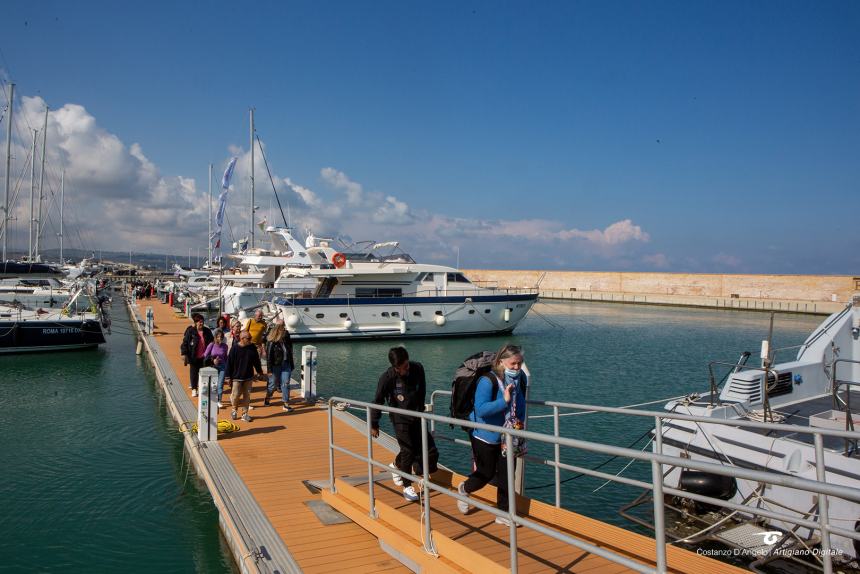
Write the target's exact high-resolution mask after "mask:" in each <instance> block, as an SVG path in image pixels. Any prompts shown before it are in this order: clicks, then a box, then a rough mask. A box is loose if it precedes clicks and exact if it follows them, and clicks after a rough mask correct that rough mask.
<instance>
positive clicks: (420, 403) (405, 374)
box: [370, 347, 439, 501]
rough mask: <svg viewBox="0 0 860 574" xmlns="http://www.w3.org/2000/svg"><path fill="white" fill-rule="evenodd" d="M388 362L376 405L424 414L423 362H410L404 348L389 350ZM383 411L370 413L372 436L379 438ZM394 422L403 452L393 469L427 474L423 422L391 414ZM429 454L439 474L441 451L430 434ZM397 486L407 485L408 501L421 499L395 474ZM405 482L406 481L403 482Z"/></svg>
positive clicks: (376, 397)
mask: <svg viewBox="0 0 860 574" xmlns="http://www.w3.org/2000/svg"><path fill="white" fill-rule="evenodd" d="M388 362H389V363H391V367H389V368H388V369H387V370H386V371H385V372H384V373H382V376H380V377H379V383H378V384H377V386H376V396H375V397H374V399H373V402H374V403H376V404H377V405H384V404H385V403H386V402H387V403H388V405H389V406H392V407H397V408H399V409H404V410H410V411H417V412H424V397H425V395H426V392H427V381H426V380H425V378H424V367H423V366H422V365H421V363H417V362H415V361H410V360H409V353H407V352H406V349H404V348H403V347H394V348H392V349H391V350H390V351H388ZM381 417H382V411H378V410H373V411H371V414H370V427H371V435H372V436H373V437H374V438H376V437H378V436H379V419H380V418H381ZM391 423H392V424H393V425H394V435H395V436H396V437H397V444H398V445H399V446H400V452H399V453H398V454H397V458H396V459H394V463H393V464H392V465H391V466H392V467H396V468H397V469H399V470H402V471H405V472H410V473H412V474H415V475H419V476H420V475H421V474H422V473H423V470H422V466H421V462H422V460H421V419H419V418H418V417H412V416H409V415H401V414H397V413H391ZM427 454H428V462H429V464H430V468H429V472H430V473H431V474H432V473H434V472H436V463H437V462H438V460H439V451H437V450H436V443H435V442H433V437H432V436H431V435H430V433H429V432H428V433H427ZM391 475H392V477H393V478H394V483H395V484H397V485H398V486H400V485H402V486H403V496H404V498H406V500H410V501H415V500H418V494H417V493H416V492H415V489H414V488H413V486H412V481H410V480H409V479H408V478H406V477H405V476H404V477H401V476H400V475H399V474H397V473H391ZM401 481H402V482H401Z"/></svg>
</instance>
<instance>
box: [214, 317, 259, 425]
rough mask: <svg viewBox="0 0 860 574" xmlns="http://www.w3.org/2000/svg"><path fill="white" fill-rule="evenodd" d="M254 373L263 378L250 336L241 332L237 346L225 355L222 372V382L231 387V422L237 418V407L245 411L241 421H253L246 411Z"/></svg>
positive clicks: (249, 402)
mask: <svg viewBox="0 0 860 574" xmlns="http://www.w3.org/2000/svg"><path fill="white" fill-rule="evenodd" d="M255 372H256V373H257V375H258V376H259V377H262V378H265V377H264V376H263V367H262V365H261V364H260V354H259V353H258V352H257V346H256V345H254V344H253V343H251V334H250V333H248V331H241V332H240V333H239V344H238V345H233V347H232V348H231V349H230V352H229V353H228V354H227V366H226V367H225V372H224V382H225V383H226V382H228V381H229V382H230V383H231V384H232V385H233V391H232V392H231V393H230V402H231V403H233V410H232V411H231V412H230V418H232V419H233V420H236V419H237V418H238V411H239V406H242V407H243V408H244V409H245V413H244V414H243V415H242V420H243V421H245V422H248V423H249V422H251V421H252V420H253V419H251V414H250V413H249V412H248V411H249V410H250V409H249V407H250V405H251V385H252V384H253V382H254V373H255Z"/></svg>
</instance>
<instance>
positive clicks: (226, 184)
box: [209, 157, 236, 249]
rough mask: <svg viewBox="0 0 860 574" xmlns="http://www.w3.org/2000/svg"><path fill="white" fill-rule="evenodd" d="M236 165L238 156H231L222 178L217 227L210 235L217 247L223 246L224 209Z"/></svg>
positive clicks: (216, 217) (216, 220)
mask: <svg viewBox="0 0 860 574" xmlns="http://www.w3.org/2000/svg"><path fill="white" fill-rule="evenodd" d="M235 167H236V158H235V157H233V158H230V163H228V164H227V169H225V170H224V177H222V178H221V194H220V195H219V196H218V211H217V212H216V213H215V225H216V229H215V231H213V232H212V235H211V236H210V237H209V240H210V241H213V242H214V245H215V248H216V249H218V248H220V247H221V228H222V227H223V226H224V211H225V210H226V209H227V192H228V191H230V179H231V178H232V177H233V169H234V168H235Z"/></svg>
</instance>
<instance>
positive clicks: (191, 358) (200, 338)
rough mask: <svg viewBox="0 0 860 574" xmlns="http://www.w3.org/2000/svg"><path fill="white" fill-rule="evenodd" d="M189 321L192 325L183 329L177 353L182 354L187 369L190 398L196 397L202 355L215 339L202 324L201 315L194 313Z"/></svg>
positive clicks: (202, 361)
mask: <svg viewBox="0 0 860 574" xmlns="http://www.w3.org/2000/svg"><path fill="white" fill-rule="evenodd" d="M191 320H192V321H194V324H193V325H191V326H189V327H188V328H187V329H185V334H184V335H183V336H182V345H181V346H180V347H179V352H180V353H181V354H182V361H183V362H184V363H185V364H186V365H188V368H189V377H190V378H191V384H190V385H189V386H190V387H191V396H192V397H196V396H197V382H198V379H199V378H200V368H201V367H203V363H204V360H203V355H204V354H205V353H206V347H207V346H208V345H209V343H211V342H212V341H213V340H214V339H215V337H213V336H212V331H211V330H210V329H209V327H207V326H206V325H204V324H203V315H201V314H200V313H194V314H193V315H191Z"/></svg>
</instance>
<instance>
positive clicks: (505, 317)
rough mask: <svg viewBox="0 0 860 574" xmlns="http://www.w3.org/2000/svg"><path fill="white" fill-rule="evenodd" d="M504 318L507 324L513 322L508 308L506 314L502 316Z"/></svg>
mask: <svg viewBox="0 0 860 574" xmlns="http://www.w3.org/2000/svg"><path fill="white" fill-rule="evenodd" d="M502 317H503V318H504V320H505V323H507V322H509V321H510V320H511V310H510V309H507V308H506V309H505V312H504V313H503V314H502Z"/></svg>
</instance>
